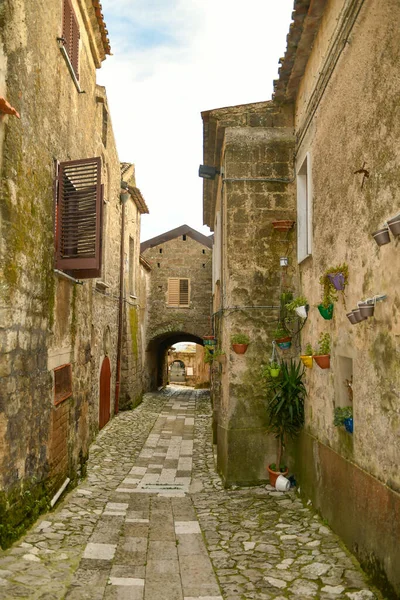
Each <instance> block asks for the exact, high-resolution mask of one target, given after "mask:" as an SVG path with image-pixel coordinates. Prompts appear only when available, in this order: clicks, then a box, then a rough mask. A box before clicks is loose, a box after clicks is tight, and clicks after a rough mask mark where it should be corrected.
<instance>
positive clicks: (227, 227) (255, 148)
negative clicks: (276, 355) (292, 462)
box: [208, 102, 296, 484]
mask: <svg viewBox="0 0 400 600" xmlns="http://www.w3.org/2000/svg"><path fill="white" fill-rule="evenodd" d="M208 118H209V119H210V122H211V121H213V122H216V125H215V130H216V133H215V139H218V137H219V134H218V131H219V130H220V129H222V128H223V127H224V128H225V132H224V138H223V142H222V144H221V157H222V158H221V159H220V160H221V163H220V164H221V166H222V167H223V168H224V178H225V181H224V186H223V189H222V190H221V188H220V190H218V192H217V195H216V196H215V197H214V202H215V209H214V211H211V212H213V213H214V215H215V216H216V215H219V217H218V218H220V219H221V223H222V226H221V228H220V231H221V233H220V236H221V239H218V236H217V235H216V239H215V245H217V244H219V245H220V247H221V256H222V265H221V275H220V281H219V282H218V281H217V282H216V290H215V293H214V302H215V304H214V311H215V312H216V313H217V314H216V320H215V332H216V335H217V338H218V345H219V347H220V349H221V350H222V351H223V352H224V353H225V356H226V364H225V365H224V364H220V365H218V366H217V365H213V404H214V419H215V420H216V421H217V428H216V429H217V435H216V438H217V443H218V468H219V470H220V472H221V474H222V476H223V478H224V480H225V482H226V483H227V484H230V483H238V482H240V483H251V482H255V481H259V480H263V479H264V480H265V479H267V471H266V467H267V465H268V464H269V463H271V462H274V461H275V441H274V438H272V437H271V436H268V435H267V434H266V420H265V381H264V379H263V377H262V368H263V365H265V364H268V360H269V358H270V356H271V352H272V346H271V341H272V339H273V338H272V331H273V330H274V328H275V327H276V325H277V322H278V318H279V299H280V294H281V292H283V291H285V290H287V289H289V290H292V291H293V290H294V289H295V286H296V263H295V256H296V241H295V238H294V231H293V230H292V231H291V232H289V233H282V232H278V231H275V230H274V229H273V226H272V221H274V220H276V219H293V220H295V199H294V185H293V184H292V183H284V182H282V181H275V180H276V179H283V180H289V181H290V179H291V178H292V176H293V150H294V136H293V128H292V124H293V123H292V111H291V109H290V107H289V108H287V107H280V106H278V105H275V104H274V103H272V102H265V103H260V104H258V105H257V104H254V105H244V106H239V107H232V108H230V109H229V108H228V109H220V110H215V111H211V113H210V114H209V116H208ZM210 128H211V126H210ZM218 159H219V157H218V156H217V157H216V160H217V161H218ZM217 164H219V163H218V162H217ZM237 179H242V181H237ZM260 179H261V180H260ZM263 179H272V180H273V181H265V180H264V181H263ZM232 180H233V181H232ZM213 229H214V231H215V232H216V233H217V231H218V229H219V228H218V227H217V226H216V224H215V223H214V226H213ZM281 256H288V257H289V267H288V268H283V269H282V268H281V267H280V261H279V258H280V257H281ZM217 270H218V269H217ZM237 333H245V334H247V335H248V336H249V337H250V345H249V348H248V350H247V353H246V354H245V355H237V354H235V353H234V352H233V351H232V349H231V336H232V335H234V334H237Z"/></svg>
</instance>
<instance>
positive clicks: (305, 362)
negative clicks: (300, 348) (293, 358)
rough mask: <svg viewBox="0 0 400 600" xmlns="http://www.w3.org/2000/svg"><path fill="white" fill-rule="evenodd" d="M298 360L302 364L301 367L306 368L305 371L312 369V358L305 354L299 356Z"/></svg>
mask: <svg viewBox="0 0 400 600" xmlns="http://www.w3.org/2000/svg"><path fill="white" fill-rule="evenodd" d="M300 360H301V362H302V363H303V365H304V366H305V367H307V369H312V367H313V357H312V356H308V355H306V354H301V355H300Z"/></svg>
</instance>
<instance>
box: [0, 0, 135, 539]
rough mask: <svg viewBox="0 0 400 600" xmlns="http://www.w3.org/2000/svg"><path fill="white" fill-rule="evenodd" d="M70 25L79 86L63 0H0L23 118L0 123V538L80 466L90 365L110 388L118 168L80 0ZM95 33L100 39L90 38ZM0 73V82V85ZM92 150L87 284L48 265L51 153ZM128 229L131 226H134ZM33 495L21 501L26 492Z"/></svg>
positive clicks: (14, 97)
mask: <svg viewBox="0 0 400 600" xmlns="http://www.w3.org/2000/svg"><path fill="white" fill-rule="evenodd" d="M72 3H73V6H74V10H75V13H76V15H77V18H78V21H79V25H80V31H81V42H80V44H81V45H80V86H81V90H82V91H84V92H85V93H79V91H78V89H77V88H76V86H75V84H74V82H73V80H72V77H71V74H70V72H69V70H68V67H67V64H66V61H65V59H64V57H63V56H62V54H61V52H60V49H59V46H58V44H57V41H56V38H57V37H58V36H60V35H61V32H62V2H58V1H57V2H56V1H54V2H48V1H47V0H46V1H45V0H38V1H37V2H35V3H32V2H28V1H25V0H16V1H15V2H3V3H2V4H1V7H0V21H1V28H0V67H1V68H0V73H1V75H0V95H3V96H4V97H6V98H7V99H8V100H9V102H10V103H11V104H12V105H13V106H15V107H16V108H17V110H18V112H19V113H20V115H21V119H20V120H19V119H16V118H15V117H11V116H7V117H5V118H4V119H3V120H2V121H1V122H0V143H1V151H0V161H1V194H0V227H1V237H0V244H1V245H0V350H1V355H0V376H1V378H2V383H1V386H0V473H1V477H0V523H2V525H1V527H0V538H1V543H2V544H8V543H9V542H10V540H11V539H12V538H13V537H14V536H15V535H17V534H18V533H19V532H20V531H21V529H22V528H23V526H24V523H26V522H27V520H29V519H34V518H35V516H37V513H38V510H40V509H41V508H42V507H43V504H44V503H43V498H44V499H46V498H47V499H48V498H51V496H52V495H53V494H54V492H55V491H56V490H57V489H58V488H59V487H60V485H61V484H62V483H63V481H64V480H65V478H66V477H67V476H69V477H70V478H71V479H72V480H74V479H75V478H76V476H77V474H79V473H82V472H83V471H81V470H80V469H81V466H82V467H83V465H84V463H85V460H86V457H87V453H88V447H89V444H90V442H91V440H92V439H93V437H94V435H95V433H96V432H97V431H98V427H99V416H98V415H99V374H100V369H101V365H102V361H103V359H104V357H105V356H108V357H109V358H110V361H111V376H112V380H111V398H112V401H111V414H112V412H113V398H114V387H115V363H116V344H117V322H118V300H116V298H117V295H118V281H119V269H118V265H119V255H120V245H119V239H120V230H121V225H120V223H121V207H120V199H119V192H120V166H119V161H118V156H117V153H116V149H115V143H114V138H113V133H112V128H111V124H110V121H109V120H108V130H107V131H106V132H105V131H104V127H103V122H104V115H105V111H106V113H108V106H107V100H106V97H105V91H104V88H101V87H99V86H96V74H95V67H96V65H97V66H99V64H100V61H101V60H102V59H104V56H105V55H104V50H103V48H102V46H101V38H100V35H99V33H98V32H97V33H96V29H95V27H94V29H91V32H90V33H89V32H87V31H86V30H85V22H87V21H91V22H92V25H93V23H94V24H96V23H97V21H96V17H95V12H94V7H93V4H92V3H91V2H90V1H89V0H85V1H82V2H77V1H73V2H72ZM99 40H100V42H99ZM6 82H7V85H6ZM95 156H100V157H101V162H102V171H103V172H102V182H103V183H104V185H105V195H104V198H105V202H104V229H103V240H104V256H103V258H104V266H103V275H102V277H101V278H100V280H99V281H98V282H97V283H96V284H95V282H94V281H93V280H85V281H84V283H83V285H78V284H74V283H73V282H71V281H69V280H66V279H64V278H62V277H58V276H56V275H55V273H54V238H53V231H54V176H55V168H54V161H55V160H58V161H61V162H62V161H67V160H74V159H81V158H87V157H95ZM134 231H136V230H135V228H134ZM66 363H71V364H72V396H70V397H69V398H68V399H66V400H65V401H64V402H63V403H62V404H61V405H58V406H55V405H54V389H53V388H54V368H56V367H59V366H60V365H63V364H66ZM28 493H29V498H32V503H33V504H30V503H29V502H27V495H26V494H28Z"/></svg>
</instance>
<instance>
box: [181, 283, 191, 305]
mask: <svg viewBox="0 0 400 600" xmlns="http://www.w3.org/2000/svg"><path fill="white" fill-rule="evenodd" d="M179 305H180V306H189V279H180V280H179Z"/></svg>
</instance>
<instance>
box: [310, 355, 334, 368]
mask: <svg viewBox="0 0 400 600" xmlns="http://www.w3.org/2000/svg"><path fill="white" fill-rule="evenodd" d="M313 359H314V360H315V362H316V363H317V365H318V366H319V367H320V368H321V369H329V367H330V366H331V355H330V354H320V355H317V356H313Z"/></svg>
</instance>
